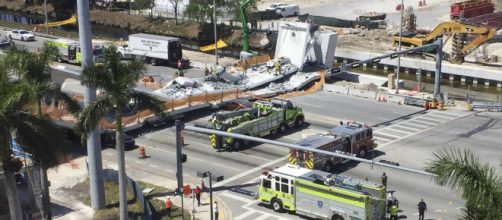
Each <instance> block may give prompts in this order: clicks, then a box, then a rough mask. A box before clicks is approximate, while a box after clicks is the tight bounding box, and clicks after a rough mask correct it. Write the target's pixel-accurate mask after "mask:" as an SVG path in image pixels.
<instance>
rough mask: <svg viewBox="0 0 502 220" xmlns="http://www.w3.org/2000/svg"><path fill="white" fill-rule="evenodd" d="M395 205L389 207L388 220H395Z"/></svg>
mask: <svg viewBox="0 0 502 220" xmlns="http://www.w3.org/2000/svg"><path fill="white" fill-rule="evenodd" d="M397 211H398V209H397V205H396V204H393V205H392V206H391V207H390V220H397Z"/></svg>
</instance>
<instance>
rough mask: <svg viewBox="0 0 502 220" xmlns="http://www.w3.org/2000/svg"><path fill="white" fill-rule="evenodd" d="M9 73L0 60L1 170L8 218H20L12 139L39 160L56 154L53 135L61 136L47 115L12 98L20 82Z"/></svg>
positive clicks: (6, 65) (50, 158) (18, 165)
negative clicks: (7, 204)
mask: <svg viewBox="0 0 502 220" xmlns="http://www.w3.org/2000/svg"><path fill="white" fill-rule="evenodd" d="M11 72H12V71H11V69H10V65H9V62H7V60H5V59H2V60H0V160H1V162H2V166H3V170H4V173H5V179H6V191H7V200H8V202H9V210H10V216H11V219H22V210H21V204H20V201H19V196H18V191H17V185H16V181H15V178H14V173H15V172H17V171H19V170H20V169H21V167H22V163H21V161H19V160H16V159H15V158H14V157H13V155H12V153H13V152H12V142H13V138H15V139H16V140H17V142H18V143H20V145H21V146H22V148H23V150H24V151H26V152H29V153H33V154H34V156H35V155H36V157H38V158H39V159H40V160H42V161H55V159H54V157H56V154H55V153H52V152H56V153H57V151H58V148H53V147H54V146H58V145H57V143H60V142H61V140H55V139H54V138H53V137H61V133H60V132H61V130H59V129H58V127H57V126H55V125H54V124H53V123H52V122H51V121H50V120H49V119H48V118H46V117H41V116H34V115H32V114H31V113H29V109H27V108H26V107H27V106H26V104H25V103H22V102H15V101H13V100H12V97H13V96H14V91H17V90H18V89H19V88H18V87H19V86H20V84H19V82H16V80H14V79H13V78H11V75H10V73H11ZM28 146H29V147H28ZM38 147H39V148H38ZM47 152H51V153H50V154H48V153H47Z"/></svg>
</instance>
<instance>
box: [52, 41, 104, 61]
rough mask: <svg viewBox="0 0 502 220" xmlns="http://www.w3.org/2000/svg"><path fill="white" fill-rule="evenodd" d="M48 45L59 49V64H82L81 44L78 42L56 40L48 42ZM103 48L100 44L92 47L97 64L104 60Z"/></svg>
mask: <svg viewBox="0 0 502 220" xmlns="http://www.w3.org/2000/svg"><path fill="white" fill-rule="evenodd" d="M47 44H49V45H50V46H54V47H56V48H57V49H58V52H59V54H58V55H57V57H56V60H57V61H58V62H60V63H62V62H68V63H74V64H80V63H81V60H82V58H81V52H80V43H79V42H78V41H74V40H69V39H55V40H49V41H47ZM103 48H104V46H103V45H100V44H93V45H92V53H93V57H94V61H95V62H99V61H101V59H102V58H103Z"/></svg>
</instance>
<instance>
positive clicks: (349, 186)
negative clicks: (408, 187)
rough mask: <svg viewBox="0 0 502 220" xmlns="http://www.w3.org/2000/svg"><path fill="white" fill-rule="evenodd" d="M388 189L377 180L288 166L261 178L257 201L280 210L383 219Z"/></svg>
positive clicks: (345, 219) (341, 219) (338, 219)
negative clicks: (370, 180) (376, 181)
mask: <svg viewBox="0 0 502 220" xmlns="http://www.w3.org/2000/svg"><path fill="white" fill-rule="evenodd" d="M386 196H387V195H386V188H385V187H384V186H382V185H380V184H378V183H374V182H369V181H364V180H360V179H356V178H351V177H346V176H341V175H336V174H331V173H328V172H323V171H319V170H310V169H306V168H302V167H299V166H294V165H290V164H288V165H285V166H282V167H279V168H277V169H275V170H272V171H270V172H264V173H263V174H262V175H261V177H260V186H259V189H258V202H259V203H262V204H267V205H270V207H271V208H272V209H273V210H274V211H277V212H280V211H282V210H287V211H290V212H295V213H296V214H298V215H300V216H305V217H310V218H315V219H332V220H353V219H360V220H380V219H383V218H384V215H385V202H386Z"/></svg>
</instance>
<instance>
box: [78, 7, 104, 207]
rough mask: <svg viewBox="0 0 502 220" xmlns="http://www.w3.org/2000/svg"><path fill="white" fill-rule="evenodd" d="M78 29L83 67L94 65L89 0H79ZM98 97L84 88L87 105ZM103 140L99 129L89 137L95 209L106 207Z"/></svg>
mask: <svg viewBox="0 0 502 220" xmlns="http://www.w3.org/2000/svg"><path fill="white" fill-rule="evenodd" d="M77 12H78V31H79V37H80V49H81V53H82V69H84V70H85V69H87V68H89V67H91V66H92V60H93V57H92V38H91V36H92V35H91V22H90V17H89V0H77ZM95 99H96V89H95V88H93V87H89V86H86V87H85V89H84V105H85V107H87V106H89V105H90V104H92V102H93V101H94V100H95ZM100 143H101V140H100V138H99V129H95V131H93V132H91V133H90V134H89V136H88V138H87V158H88V161H89V176H90V177H89V179H90V181H89V182H90V194H91V206H92V208H93V209H102V208H104V207H105V189H104V185H103V176H102V174H103V164H102V159H101V144H100Z"/></svg>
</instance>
